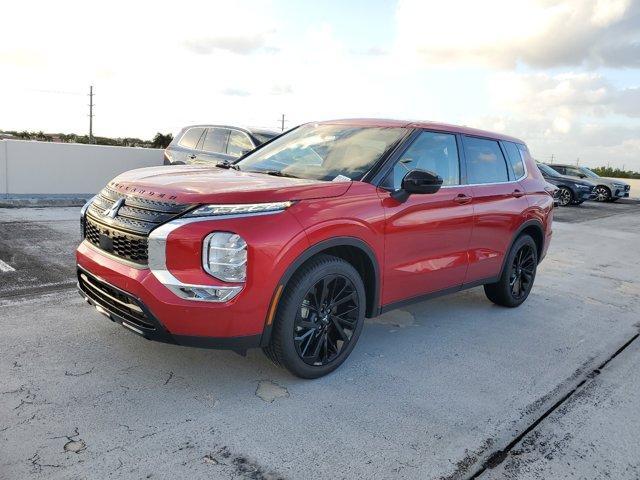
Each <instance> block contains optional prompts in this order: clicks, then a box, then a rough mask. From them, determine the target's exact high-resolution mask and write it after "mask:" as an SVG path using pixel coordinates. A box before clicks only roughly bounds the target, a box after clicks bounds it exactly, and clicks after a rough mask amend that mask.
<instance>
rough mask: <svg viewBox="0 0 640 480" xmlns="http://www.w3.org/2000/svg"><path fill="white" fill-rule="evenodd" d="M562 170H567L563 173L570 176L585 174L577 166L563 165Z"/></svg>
mask: <svg viewBox="0 0 640 480" xmlns="http://www.w3.org/2000/svg"><path fill="white" fill-rule="evenodd" d="M564 171H565V172H567V173H566V174H565V175H570V176H572V177H584V176H586V175H585V174H584V172H582V170H580V169H579V168H578V167H564Z"/></svg>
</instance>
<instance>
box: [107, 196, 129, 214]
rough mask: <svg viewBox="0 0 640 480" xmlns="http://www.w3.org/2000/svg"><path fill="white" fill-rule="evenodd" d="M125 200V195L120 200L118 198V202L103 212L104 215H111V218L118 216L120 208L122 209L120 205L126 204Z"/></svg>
mask: <svg viewBox="0 0 640 480" xmlns="http://www.w3.org/2000/svg"><path fill="white" fill-rule="evenodd" d="M124 200H125V199H124V197H123V198H121V199H119V200H116V203H114V204H113V205H111V208H107V209H106V210H105V211H104V212H102V216H103V217H109V218H116V215H118V210H120V207H122V206H123V205H124Z"/></svg>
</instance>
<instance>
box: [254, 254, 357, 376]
mask: <svg viewBox="0 0 640 480" xmlns="http://www.w3.org/2000/svg"><path fill="white" fill-rule="evenodd" d="M365 311H366V296H365V289H364V284H363V282H362V278H361V277H360V274H359V273H358V271H357V270H356V269H355V268H353V266H351V264H349V263H348V262H347V261H345V260H343V259H341V258H338V257H334V256H331V255H324V254H323V255H318V256H316V257H314V258H312V259H311V260H309V261H308V262H307V263H305V264H304V265H303V266H302V267H301V268H300V269H299V270H298V271H297V272H296V273H295V274H294V275H293V277H291V279H290V280H289V282H288V283H287V286H286V287H285V290H284V292H283V294H282V298H281V300H280V303H279V304H278V310H277V313H276V316H275V318H274V321H273V331H272V334H271V340H270V343H269V345H268V346H267V347H265V348H264V349H263V350H264V353H265V354H266V355H267V357H268V358H269V359H271V360H272V361H273V362H274V363H275V364H276V365H279V366H283V367H285V368H286V369H287V370H289V371H290V372H291V373H292V374H294V375H296V376H298V377H301V378H318V377H322V376H323V375H326V374H328V373H330V372H332V371H333V370H335V369H336V368H338V367H339V366H340V365H341V364H342V363H343V362H344V361H345V360H346V358H347V357H348V356H349V354H350V353H351V351H352V350H353V348H354V347H355V344H356V342H357V341H358V337H359V336H360V332H361V331H362V327H363V325H364V317H365Z"/></svg>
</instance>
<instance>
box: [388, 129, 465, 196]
mask: <svg viewBox="0 0 640 480" xmlns="http://www.w3.org/2000/svg"><path fill="white" fill-rule="evenodd" d="M414 169H420V170H427V171H429V172H433V173H437V174H438V175H440V177H442V179H443V183H442V184H443V185H458V184H459V183H460V164H459V162H458V146H457V145H456V137H455V135H450V134H447V133H433V132H422V133H421V134H420V136H419V137H418V138H416V139H415V140H414V142H413V143H412V144H411V146H410V147H409V148H408V149H407V151H406V152H404V153H403V154H402V157H400V159H399V160H398V163H396V165H395V167H393V172H392V175H393V188H394V189H395V190H397V189H399V188H400V185H401V183H402V179H403V178H404V176H405V175H406V174H407V172H408V171H410V170H414Z"/></svg>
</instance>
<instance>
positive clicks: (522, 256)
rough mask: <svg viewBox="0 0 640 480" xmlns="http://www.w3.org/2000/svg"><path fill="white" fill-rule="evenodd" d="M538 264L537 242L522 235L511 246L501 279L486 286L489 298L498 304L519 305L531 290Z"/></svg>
mask: <svg viewBox="0 0 640 480" xmlns="http://www.w3.org/2000/svg"><path fill="white" fill-rule="evenodd" d="M537 266H538V249H537V246H536V242H534V241H533V238H531V237H530V236H529V235H522V236H520V237H519V238H518V239H517V240H516V241H515V242H514V244H513V246H512V247H511V250H510V251H509V255H508V256H507V261H506V263H505V268H504V271H503V272H502V276H501V277H500V280H499V281H498V282H496V283H491V284H488V285H485V286H484V293H485V294H486V295H487V298H488V299H489V300H491V301H492V302H493V303H495V304H497V305H502V306H504V307H517V306H519V305H520V304H522V302H524V301H525V300H526V299H527V297H528V296H529V292H531V288H532V287H533V282H534V280H535V278H536V269H537Z"/></svg>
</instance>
